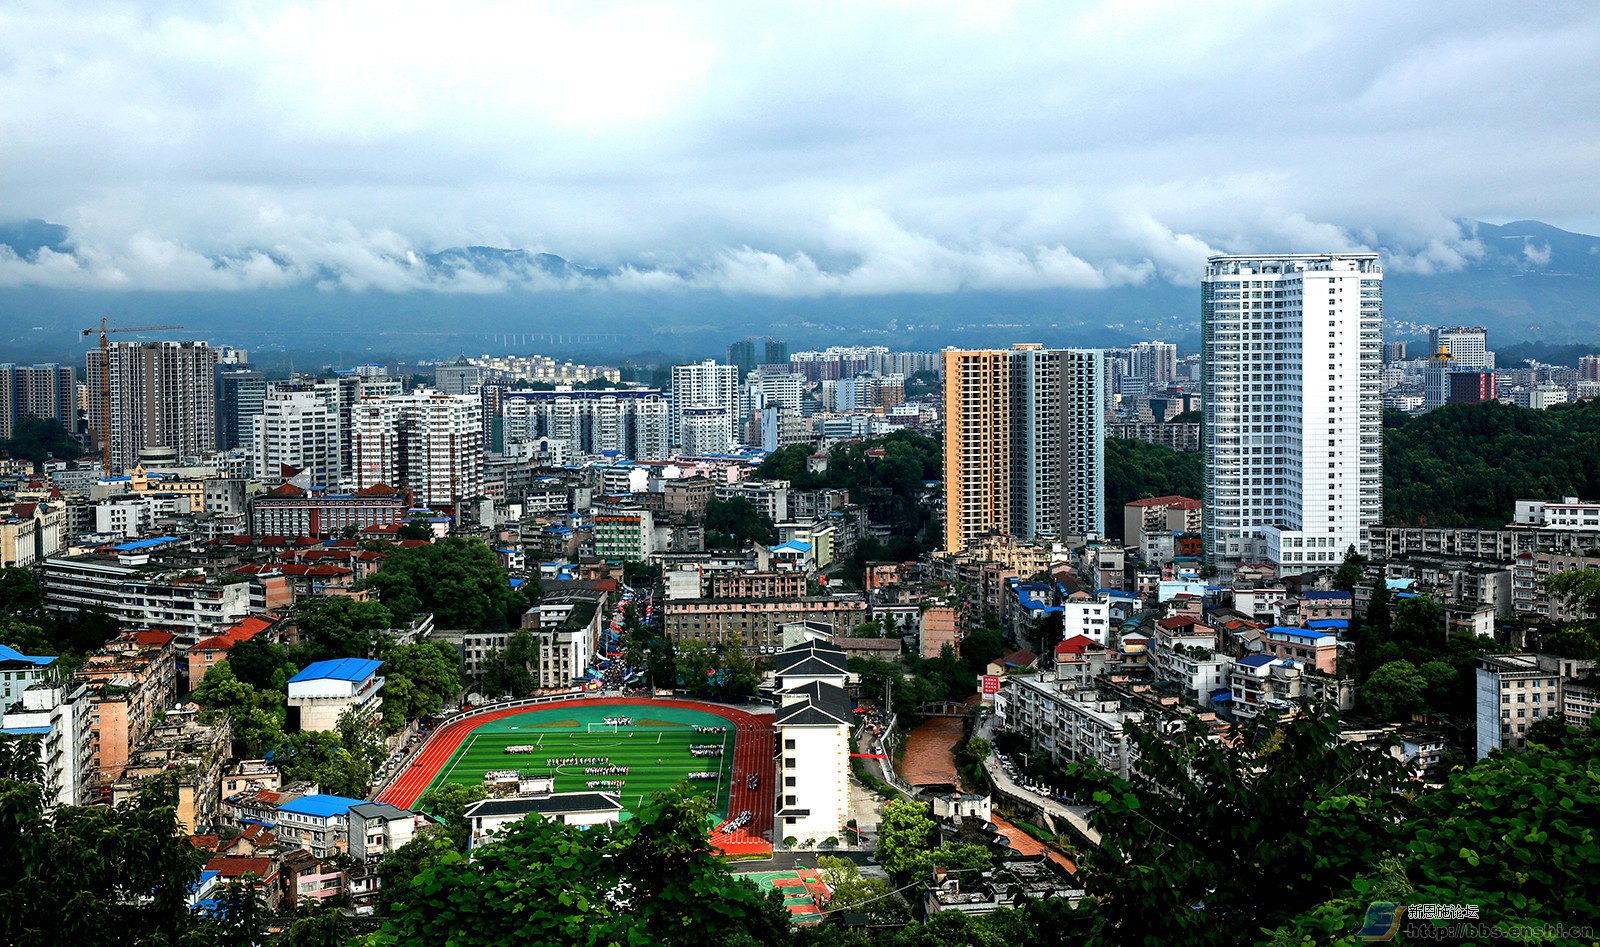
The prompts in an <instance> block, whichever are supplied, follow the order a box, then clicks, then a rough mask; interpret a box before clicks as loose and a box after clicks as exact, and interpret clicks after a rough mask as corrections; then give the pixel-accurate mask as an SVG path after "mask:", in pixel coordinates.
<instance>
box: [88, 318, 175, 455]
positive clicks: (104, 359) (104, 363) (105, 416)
mask: <svg viewBox="0 0 1600 947" xmlns="http://www.w3.org/2000/svg"><path fill="white" fill-rule="evenodd" d="M181 328H183V326H117V327H116V328H106V320H105V319H104V318H102V319H101V320H100V325H99V326H90V327H89V328H87V329H84V330H83V334H84V335H94V334H96V333H99V335H100V426H101V427H103V428H105V430H103V431H96V432H94V433H95V436H97V437H99V438H100V462H101V464H103V465H104V466H103V467H102V468H101V470H100V475H101V476H103V477H109V476H111V351H110V346H109V345H108V344H107V343H106V336H108V335H110V334H111V333H113V332H155V331H158V330H161V329H181Z"/></svg>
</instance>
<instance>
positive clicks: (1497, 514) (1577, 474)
mask: <svg viewBox="0 0 1600 947" xmlns="http://www.w3.org/2000/svg"><path fill="white" fill-rule="evenodd" d="M1389 420H1390V417H1389V416H1388V415H1385V421H1386V425H1385V430H1384V434H1383V505H1384V518H1385V520H1386V521H1388V522H1389V523H1392V524H1395V525H1401V526H1414V525H1415V526H1436V527H1437V526H1476V527H1481V528H1484V529H1495V528H1498V527H1500V526H1503V525H1505V523H1506V522H1507V521H1509V520H1510V519H1511V514H1512V512H1513V511H1514V509H1515V507H1516V501H1517V500H1525V499H1527V498H1529V497H1543V498H1549V499H1556V498H1560V497H1564V496H1583V497H1592V496H1597V495H1600V459H1597V456H1600V455H1597V452H1596V451H1595V444H1596V443H1600V403H1597V402H1594V401H1580V402H1576V403H1574V404H1563V405H1556V406H1555V407H1553V408H1550V409H1549V410H1547V411H1527V410H1524V409H1522V408H1516V407H1513V406H1511V405H1509V404H1502V403H1500V402H1497V401H1490V402H1486V403H1483V404H1458V405H1446V406H1444V407H1442V408H1439V409H1437V410H1434V411H1429V412H1428V413H1427V414H1424V415H1422V416H1421V417H1417V418H1411V419H1409V420H1406V421H1404V422H1403V423H1400V424H1398V425H1397V426H1393V427H1390V426H1388V423H1387V422H1388V421H1389ZM1108 479H1109V476H1108Z"/></svg>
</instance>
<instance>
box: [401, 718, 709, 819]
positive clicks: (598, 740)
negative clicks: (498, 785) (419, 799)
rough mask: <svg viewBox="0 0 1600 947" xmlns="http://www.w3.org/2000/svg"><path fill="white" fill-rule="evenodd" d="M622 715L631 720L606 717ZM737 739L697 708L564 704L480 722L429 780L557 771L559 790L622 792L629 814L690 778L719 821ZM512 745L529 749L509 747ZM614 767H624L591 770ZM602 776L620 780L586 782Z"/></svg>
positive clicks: (470, 780) (471, 782)
mask: <svg viewBox="0 0 1600 947" xmlns="http://www.w3.org/2000/svg"><path fill="white" fill-rule="evenodd" d="M618 717H626V718H628V719H631V720H632V721H633V722H632V723H631V724H625V725H608V724H607V723H606V722H605V721H606V719H607V718H618ZM695 727H712V728H715V732H697V731H696V730H695ZM733 743H734V729H733V726H732V725H731V724H730V723H729V722H728V721H727V720H726V719H724V718H722V717H718V716H713V715H712V714H707V713H701V712H699V711H695V710H685V709H683V708H679V707H665V706H650V707H641V708H632V707H628V708H622V707H616V706H608V705H603V704H602V705H593V706H582V705H578V706H572V705H567V706H562V707H558V708H556V709H551V710H533V711H527V712H524V713H519V714H514V715H512V716H508V717H501V718H499V719H497V720H491V721H488V722H486V723H484V724H483V725H481V726H479V727H477V728H476V729H474V730H473V731H472V733H471V734H469V735H468V736H467V738H466V740H465V741H463V742H462V744H461V746H460V747H459V748H458V749H457V750H456V751H455V752H454V753H453V754H451V756H450V759H449V760H448V761H446V763H445V764H444V766H443V767H441V768H440V770H439V773H438V775H437V776H435V777H434V778H433V780H432V781H431V782H429V784H428V787H429V788H430V789H431V788H432V787H433V786H435V785H438V784H440V783H461V784H463V785H467V786H478V785H482V784H483V778H484V774H486V773H488V772H490V771H494V770H518V771H520V772H521V773H522V775H524V776H542V775H553V776H554V777H555V791H556V792H583V791H586V790H600V791H603V792H615V793H617V794H618V795H620V796H621V797H622V805H623V818H624V819H626V818H628V817H629V816H631V815H632V812H633V810H634V808H636V807H637V806H638V805H639V804H640V803H641V802H642V801H643V800H644V798H645V797H646V796H647V795H649V794H650V793H653V792H661V791H663V790H666V789H670V788H671V787H673V786H675V785H677V784H678V783H680V782H686V783H688V784H689V785H690V786H691V787H693V788H695V789H698V790H700V791H702V792H704V793H708V794H712V795H713V797H714V799H715V801H716V803H715V807H714V809H713V815H714V822H715V823H720V822H721V821H722V820H723V819H724V818H726V817H727V814H728V790H729V788H730V787H729V778H730V771H731V768H732V763H733ZM691 746H694V747H700V748H702V755H699V756H697V755H695V754H694V753H693V752H692V751H691V749H690V747H691ZM508 747H522V748H527V751H525V752H508V751H507V748H508ZM712 747H714V748H715V749H714V750H710V751H709V752H708V751H707V750H706V749H705V748H712ZM575 761H576V762H575ZM616 768H621V769H626V770H627V772H625V773H614V772H600V773H596V772H586V770H592V769H616ZM693 773H713V774H715V775H714V777H713V778H711V779H706V778H704V777H701V778H698V779H695V778H691V774H693ZM597 781H606V782H620V783H621V784H622V785H621V786H618V787H610V786H590V785H588V784H589V783H590V782H597ZM424 791H426V790H424Z"/></svg>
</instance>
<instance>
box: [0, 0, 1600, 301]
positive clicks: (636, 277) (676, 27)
mask: <svg viewBox="0 0 1600 947" xmlns="http://www.w3.org/2000/svg"><path fill="white" fill-rule="evenodd" d="M1597 65H1600V4H1595V3H1590V2H1581V3H1550V4H1538V5H1508V4H1504V3H1476V2H1455V3H1450V4H1431V3H1430V4H1404V3H1393V2H1373V3H1361V2H1343V3H1337V4H1325V3H1299V4H1287V3H1270V2H1249V0H1237V2H1233V3H1227V4H1210V3H1195V2H1174V3H1157V2H1150V3H1142V2H1132V0H1119V2H1115V3H1103V4H1079V5H1073V4H1067V3H1059V2H1047V3H1038V4H1026V3H1016V4H1012V3H1003V2H970V3H960V2H951V3H939V2H935V0H903V2H878V3H874V2H867V0H850V2H844V3H837V4H833V3H825V2H807V3H803V4H801V3H794V4H787V3H780V2H768V0H761V2H755V3H749V2H744V3H736V2H731V0H727V2H710V3H704V4H698V3H688V2H676V3H648V2H630V3H625V4H606V3H600V2H573V3H565V4H532V3H529V2H526V0H514V2H507V3H478V2H463V0H455V2H450V3H439V2H430V3H404V2H393V0H387V2H381V3H378V2H374V3H363V2H351V3H316V4H296V5H288V4H274V3H265V2H263V3H208V2H202V0H185V2H182V3H172V4H157V3H144V4H131V3H125V4H105V5H101V4H97V3H93V2H88V0H73V2H71V3H62V2H60V0H52V2H31V0H20V2H19V0H8V2H6V3H5V4H3V5H0V220H19V219H26V218H42V219H45V220H48V221H52V222H55V223H60V224H64V225H67V226H68V227H70V228H71V232H72V237H73V247H72V252H71V253H68V254H51V253H48V252H46V253H43V254H41V255H40V256H38V257H37V258H29V259H18V258H16V257H15V256H14V255H10V254H8V253H7V251H5V250H4V249H3V248H0V285H18V284H35V285H49V286H82V287H107V288H130V289H142V288H149V289H187V288H196V289H199V288H231V287H237V288H248V287H257V286H282V285H299V284H303V283H310V282H316V283H321V284H323V285H328V286H335V287H337V286H345V287H350V288H354V289H367V288H376V289H380V290H395V291H403V290H407V289H412V288H420V287H430V288H435V289H447V290H455V291H495V290H498V289H500V288H503V286H504V285H505V284H506V283H507V282H512V283H521V284H525V285H529V286H532V287H534V288H541V287H548V286H549V285H551V284H550V282H549V280H550V278H549V277H543V276H539V275H537V274H534V273H532V272H507V273H489V274H482V273H456V274H450V273H440V272H438V271H436V270H429V269H428V268H426V267H423V266H421V265H419V264H418V263H417V261H416V255H417V254H422V253H428V252H432V251H435V250H440V249H444V248H448V247H453V246H463V245H489V246H496V247H521V248H527V249H532V250H543V251H548V252H551V253H556V254H559V255H561V256H564V257H567V258H569V259H571V260H574V261H575V262H578V263H581V264H586V265H595V266H605V267H612V268H619V271H618V272H616V273H615V274H614V275H611V276H609V277H607V278H606V279H605V280H604V281H603V282H604V283H606V284H607V285H609V286H611V287H613V288H615V289H617V290H618V291H626V290H636V289H654V288H671V287H674V286H691V287H710V288H720V289H725V290H728V291H732V292H757V293H764V294H771V295H817V294H829V293H844V294H865V293H882V292H946V291H951V290H954V289H957V288H960V287H964V286H965V287H977V288H988V289H995V288H1001V289H1003V288H1018V289H1033V288H1040V287H1056V286H1060V287H1094V286H1109V285H1123V284H1128V283H1139V282H1147V281H1154V280H1168V281H1174V282H1190V281H1192V280H1194V279H1195V278H1196V276H1197V273H1198V268H1199V265H1200V264H1201V262H1202V261H1203V260H1204V257H1205V256H1206V254H1208V253H1211V252H1222V251H1228V252H1254V251H1277V250H1330V249H1345V248H1351V247H1357V246H1369V247H1382V248H1384V249H1387V250H1390V251H1392V254H1393V256H1392V257H1391V266H1392V267H1396V268H1401V269H1404V268H1407V267H1411V268H1416V269H1423V270H1427V269H1430V268H1433V269H1438V268H1450V267H1453V266H1458V265H1460V263H1461V261H1462V260H1463V259H1464V258H1465V257H1469V256H1470V255H1471V254H1472V253H1473V252H1475V247H1474V244H1473V242H1472V240H1471V238H1470V234H1463V233H1461V232H1460V231H1459V230H1458V228H1457V227H1456V226H1455V225H1454V224H1453V223H1452V222H1451V221H1452V219H1453V218H1476V219H1482V220H1488V221H1492V222H1505V221H1508V220H1514V219H1520V218H1537V219H1541V220H1545V221H1548V222H1550V223H1554V224H1556V225H1558V226H1562V227H1565V228H1567V229H1572V230H1579V231H1584V232H1588V233H1596V232H1600V206H1597V205H1600V183H1597V181H1600V175H1597V172H1600V68H1597Z"/></svg>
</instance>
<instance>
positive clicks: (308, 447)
mask: <svg viewBox="0 0 1600 947" xmlns="http://www.w3.org/2000/svg"><path fill="white" fill-rule="evenodd" d="M251 443H252V450H251V462H252V463H253V464H254V466H255V477H256V479H258V480H260V481H262V482H263V483H269V484H272V483H279V482H281V481H282V480H283V477H282V476H281V474H280V471H281V470H282V469H283V468H284V467H293V468H295V469H296V470H301V471H304V472H305V473H307V474H308V475H309V476H310V479H311V484H312V485H314V486H322V487H330V488H331V487H337V486H339V485H340V483H341V482H342V481H341V476H340V469H341V466H342V464H341V460H342V458H341V453H340V446H339V444H340V438H339V389H338V386H337V385H336V384H335V383H333V382H309V381H304V382H303V381H280V382H273V383H272V384H271V385H269V386H268V388H267V393H266V397H265V398H264V399H263V400H262V403H261V413H260V414H259V415H257V416H256V417H255V420H254V424H253V428H252V439H251Z"/></svg>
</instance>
